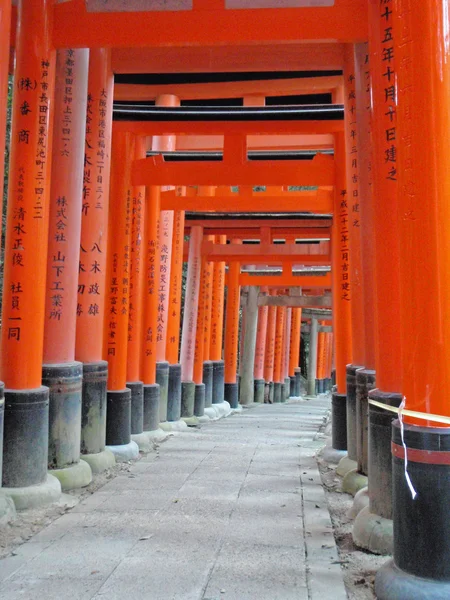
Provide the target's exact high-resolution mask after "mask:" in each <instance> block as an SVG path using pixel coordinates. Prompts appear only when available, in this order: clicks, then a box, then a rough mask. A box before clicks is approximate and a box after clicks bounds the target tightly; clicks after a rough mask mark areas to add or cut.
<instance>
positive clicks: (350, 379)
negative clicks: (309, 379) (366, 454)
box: [346, 365, 364, 462]
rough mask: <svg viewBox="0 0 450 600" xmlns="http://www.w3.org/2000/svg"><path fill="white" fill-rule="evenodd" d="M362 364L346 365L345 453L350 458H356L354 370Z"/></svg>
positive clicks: (360, 367)
mask: <svg viewBox="0 0 450 600" xmlns="http://www.w3.org/2000/svg"><path fill="white" fill-rule="evenodd" d="M358 369H364V367H363V366H362V365H347V367H346V370H347V454H348V457H349V459H350V460H354V461H355V462H356V460H357V457H358V455H357V452H356V371H357V370H358Z"/></svg>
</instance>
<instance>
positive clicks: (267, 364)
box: [264, 291, 277, 382]
mask: <svg viewBox="0 0 450 600" xmlns="http://www.w3.org/2000/svg"><path fill="white" fill-rule="evenodd" d="M273 293H274V292H273V291H271V295H273ZM268 309H269V310H268V313H267V336H266V349H265V359H264V379H265V381H266V382H273V380H274V379H273V371H274V361H275V332H276V320H277V307H276V306H269V307H268Z"/></svg>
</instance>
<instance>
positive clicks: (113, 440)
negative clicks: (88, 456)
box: [106, 388, 131, 446]
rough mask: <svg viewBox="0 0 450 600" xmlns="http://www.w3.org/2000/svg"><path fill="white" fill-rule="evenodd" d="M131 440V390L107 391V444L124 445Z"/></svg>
mask: <svg viewBox="0 0 450 600" xmlns="http://www.w3.org/2000/svg"><path fill="white" fill-rule="evenodd" d="M130 442H131V390H129V389H128V388H125V389H124V390H108V391H107V393H106V445H107V446H123V445H125V444H129V443H130Z"/></svg>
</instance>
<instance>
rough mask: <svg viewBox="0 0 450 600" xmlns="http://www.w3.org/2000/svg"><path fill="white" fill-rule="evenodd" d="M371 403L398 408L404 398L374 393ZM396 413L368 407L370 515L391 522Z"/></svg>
mask: <svg viewBox="0 0 450 600" xmlns="http://www.w3.org/2000/svg"><path fill="white" fill-rule="evenodd" d="M369 399H373V400H376V401H378V402H381V403H382V404H387V405H388V406H395V407H399V406H400V404H401V401H402V395H401V394H395V393H394V394H389V393H387V392H382V391H381V390H378V389H375V390H372V391H371V392H369ZM395 418H396V415H395V413H391V412H390V411H387V410H385V409H384V408H379V407H378V406H374V405H372V404H369V457H370V462H369V488H370V512H371V513H373V514H376V515H379V516H380V517H384V518H385V519H392V453H391V430H392V422H393V421H394V419H395Z"/></svg>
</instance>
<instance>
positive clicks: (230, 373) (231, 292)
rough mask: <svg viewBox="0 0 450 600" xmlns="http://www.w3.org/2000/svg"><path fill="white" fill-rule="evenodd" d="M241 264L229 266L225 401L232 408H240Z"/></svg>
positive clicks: (226, 313)
mask: <svg viewBox="0 0 450 600" xmlns="http://www.w3.org/2000/svg"><path fill="white" fill-rule="evenodd" d="M240 272H241V267H240V264H239V263H237V262H231V263H229V265H228V278H227V303H226V307H225V349H224V357H225V400H226V401H227V402H228V403H229V404H230V406H231V408H238V406H239V391H238V387H239V386H238V383H237V356H238V343H239V310H240V306H239V305H240V299H241V288H240V285H239V276H240Z"/></svg>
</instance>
